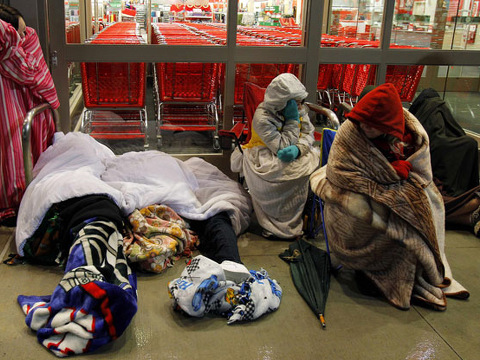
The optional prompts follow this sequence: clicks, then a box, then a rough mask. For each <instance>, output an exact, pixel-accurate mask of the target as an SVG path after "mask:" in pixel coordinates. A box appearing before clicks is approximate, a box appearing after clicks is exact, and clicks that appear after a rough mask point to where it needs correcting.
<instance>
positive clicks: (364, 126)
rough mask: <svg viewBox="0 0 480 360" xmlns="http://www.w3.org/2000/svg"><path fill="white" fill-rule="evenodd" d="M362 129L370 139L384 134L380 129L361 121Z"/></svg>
mask: <svg viewBox="0 0 480 360" xmlns="http://www.w3.org/2000/svg"><path fill="white" fill-rule="evenodd" d="M360 129H362V131H363V132H364V133H365V136H366V137H367V138H369V139H375V138H376V137H379V136H380V135H382V134H383V132H381V131H380V130H377V129H375V128H373V127H371V126H369V125H367V124H364V123H360Z"/></svg>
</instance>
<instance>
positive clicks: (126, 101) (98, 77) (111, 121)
mask: <svg viewBox="0 0 480 360" xmlns="http://www.w3.org/2000/svg"><path fill="white" fill-rule="evenodd" d="M135 28H136V24H135V23H116V24H113V25H111V26H109V27H107V28H105V29H104V30H102V31H101V32H99V33H98V34H96V35H95V37H93V38H92V39H91V40H90V42H91V43H93V44H99V43H100V44H125V43H137V44H139V43H141V42H142V41H143V40H141V38H140V37H139V36H137V35H135V34H136V33H135ZM81 74H82V90H83V99H84V110H83V113H82V119H81V129H82V131H83V132H85V133H88V134H90V135H91V136H92V137H94V138H96V139H98V140H99V141H101V142H103V143H106V144H108V145H110V144H113V143H114V142H118V141H128V142H132V140H139V142H141V143H142V145H143V147H144V148H147V147H148V137H147V112H146V108H145V77H146V74H145V63H95V62H89V63H81Z"/></svg>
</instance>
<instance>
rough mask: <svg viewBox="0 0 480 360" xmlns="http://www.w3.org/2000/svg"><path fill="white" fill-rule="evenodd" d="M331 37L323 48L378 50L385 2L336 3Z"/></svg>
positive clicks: (324, 37) (339, 0)
mask: <svg viewBox="0 0 480 360" xmlns="http://www.w3.org/2000/svg"><path fill="white" fill-rule="evenodd" d="M328 19H329V23H328V28H327V33H326V34H322V40H321V46H322V47H332V46H353V47H378V46H379V40H380V31H381V28H382V21H383V1H378V0H363V1H362V0H358V1H357V0H332V1H331V2H330V13H329V16H328Z"/></svg>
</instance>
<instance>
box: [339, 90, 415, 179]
mask: <svg viewBox="0 0 480 360" xmlns="http://www.w3.org/2000/svg"><path fill="white" fill-rule="evenodd" d="M346 117H347V118H348V119H350V120H354V121H357V122H358V123H359V125H360V128H361V129H362V131H363V132H364V133H365V136H367V138H369V139H371V140H372V141H373V143H374V144H375V145H376V146H377V148H379V150H380V151H382V153H383V154H384V155H385V157H386V158H387V159H388V160H389V161H390V164H391V165H392V167H393V168H394V169H395V171H396V172H397V174H398V175H399V176H400V177H401V178H402V179H404V180H405V179H407V178H408V174H409V172H410V170H411V169H412V164H411V163H410V162H409V161H407V160H404V159H405V154H404V146H405V145H408V143H409V142H410V141H411V134H409V133H407V134H405V119H404V117H403V108H402V101H401V100H400V95H399V94H398V92H397V89H396V88H395V86H393V85H392V84H390V83H387V84H383V85H380V86H378V87H377V88H375V89H374V90H372V91H370V92H368V93H367V94H366V95H365V96H363V97H362V98H361V99H360V101H359V102H358V103H357V105H356V106H355V107H354V108H353V109H352V111H350V112H349V113H348V114H347V115H346Z"/></svg>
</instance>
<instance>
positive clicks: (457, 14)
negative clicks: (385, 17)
mask: <svg viewBox="0 0 480 360" xmlns="http://www.w3.org/2000/svg"><path fill="white" fill-rule="evenodd" d="M479 4H480V2H479V1H443V0H436V1H408V0H396V1H395V13H394V18H393V28H392V37H391V43H392V44H397V45H408V46H413V47H416V48H431V49H444V50H449V49H450V50H476V49H479V47H480V42H479V39H478V37H477V33H478V31H479V29H478V25H479V23H480V17H479V7H480V6H479Z"/></svg>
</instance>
